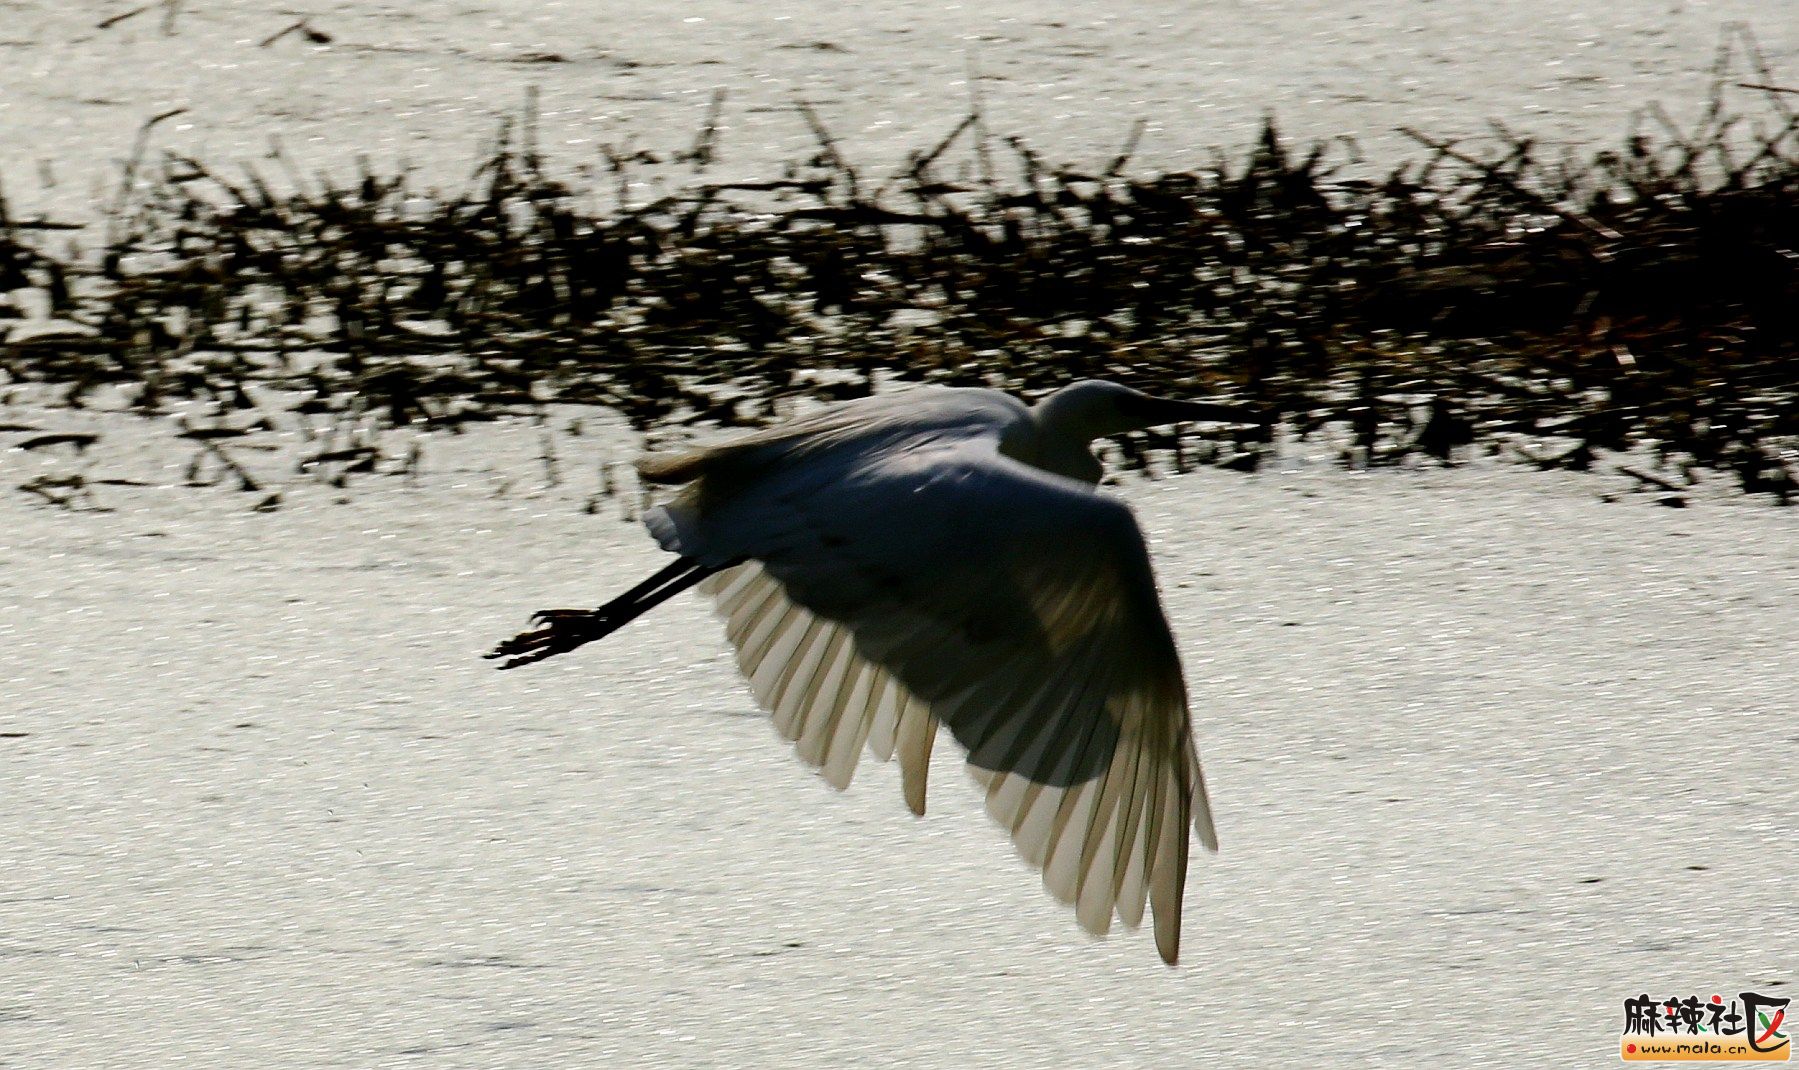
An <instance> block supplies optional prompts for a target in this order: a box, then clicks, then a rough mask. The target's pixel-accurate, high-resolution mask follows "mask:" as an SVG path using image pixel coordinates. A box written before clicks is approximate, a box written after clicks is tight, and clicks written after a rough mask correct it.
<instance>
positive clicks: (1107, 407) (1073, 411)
mask: <svg viewBox="0 0 1799 1070" xmlns="http://www.w3.org/2000/svg"><path fill="white" fill-rule="evenodd" d="M1031 412H1032V414H1033V415H1034V416H1035V417H1036V420H1037V426H1038V427H1039V428H1041V429H1042V431H1043V432H1044V433H1046V434H1048V435H1051V436H1054V437H1056V438H1063V439H1066V440H1069V441H1072V442H1078V443H1080V444H1081V445H1082V446H1085V445H1086V444H1087V443H1089V442H1092V441H1093V440H1094V439H1097V438H1105V437H1106V436H1107V435H1120V434H1123V433H1125V432H1126V431H1141V430H1143V429H1144V428H1146V427H1160V426H1161V425H1163V424H1177V423H1186V422H1189V421H1209V422H1215V423H1254V422H1256V420H1255V417H1254V416H1253V415H1252V414H1250V413H1248V412H1247V411H1245V410H1243V409H1240V408H1236V407H1234V406H1230V405H1218V404H1214V403H1212V402H1207V401H1174V400H1172V399H1168V398H1156V397H1151V396H1149V395H1148V394H1145V393H1143V392H1142V391H1141V390H1133V389H1131V388H1130V387H1128V386H1124V385H1122V384H1119V383H1112V382H1107V381H1106V380H1104V379H1087V380H1083V381H1082V382H1078V383H1071V384H1070V385H1068V386H1065V387H1063V388H1062V389H1060V390H1058V391H1056V392H1055V393H1053V394H1051V395H1049V396H1048V397H1046V398H1044V399H1043V400H1042V401H1039V402H1038V403H1037V404H1036V406H1035V407H1034V408H1033V409H1032V410H1031Z"/></svg>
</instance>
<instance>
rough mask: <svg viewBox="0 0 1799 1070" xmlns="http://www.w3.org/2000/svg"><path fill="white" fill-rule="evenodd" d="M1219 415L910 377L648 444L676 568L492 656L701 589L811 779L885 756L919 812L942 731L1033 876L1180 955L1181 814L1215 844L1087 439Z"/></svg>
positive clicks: (1174, 687)
mask: <svg viewBox="0 0 1799 1070" xmlns="http://www.w3.org/2000/svg"><path fill="white" fill-rule="evenodd" d="M1190 420H1211V421H1229V422H1237V421H1240V420H1242V415H1241V413H1240V412H1239V411H1238V410H1234V409H1231V408H1228V407H1225V406H1219V405H1212V404H1206V403H1195V402H1183V401H1169V400H1163V399H1158V398H1152V397H1149V396H1147V395H1145V394H1142V393H1140V392H1138V391H1136V390H1132V389H1129V388H1127V387H1124V386H1120V385H1118V384H1116V383H1108V382H1096V381H1094V382H1082V383H1076V384H1074V385H1072V386H1068V387H1065V388H1063V389H1061V390H1058V391H1056V392H1055V393H1053V394H1050V395H1049V396H1048V397H1046V398H1045V399H1044V400H1042V401H1041V402H1039V403H1038V404H1036V405H1034V406H1026V405H1025V404H1023V403H1022V402H1020V401H1018V400H1017V399H1015V398H1013V397H1011V396H1009V395H1007V394H1004V393H1001V392H999V391H994V390H981V389H962V388H945V387H924V388H919V389H915V390H910V391H905V392H903V393H896V394H889V395H881V396H877V397H870V398H864V399H861V400H857V401H851V402H847V403H843V404H840V405H835V406H832V407H830V408H827V409H824V410H821V411H819V412H817V413H815V414H812V415H809V416H806V417H803V418H800V419H797V420H794V421H791V422H789V423H787V424H784V425H781V426H778V427H773V428H770V429H767V430H764V431H760V432H757V433H754V434H750V435H748V436H745V437H743V438H739V439H737V440H735V441H731V442H727V443H724V444H722V445H718V446H712V447H707V448H703V449H697V450H693V451H690V452H684V453H673V454H652V455H649V456H646V457H644V458H643V459H642V460H641V461H640V462H639V463H638V471H639V473H640V474H641V476H642V477H643V478H644V479H645V480H648V481H650V482H654V483H660V484H668V485H677V486H680V487H681V490H680V491H679V492H678V493H677V494H676V495H675V497H674V499H673V500H672V501H671V502H669V503H668V504H667V505H664V506H660V507H658V508H655V509H652V510H650V511H649V513H648V514H647V515H646V517H645V521H646V523H647V525H648V526H649V529H650V532H651V534H653V535H654V536H655V538H656V541H657V542H658V543H660V544H661V545H662V547H663V548H664V549H665V550H668V551H670V552H671V553H674V554H676V555H678V557H677V559H676V560H675V561H674V562H673V563H672V564H670V565H669V566H668V567H667V568H665V569H663V570H662V571H661V572H659V573H657V574H656V575H655V576H652V577H651V578H650V579H649V580H647V581H645V582H644V583H643V584H640V585H639V586H638V587H636V588H633V589H632V590H631V591H628V592H626V593H625V594H624V595H622V596H620V597H619V598H617V599H614V600H613V601H612V602H611V603H608V604H607V605H606V606H603V607H601V608H600V609H597V610H552V611H546V612H544V613H542V614H539V616H538V618H536V620H537V622H538V623H540V624H542V625H543V626H542V627H540V628H538V629H537V630H535V631H530V632H526V633H525V634H523V635H520V636H518V637H517V638H515V639H511V640H508V641H507V642H505V643H502V644H500V646H499V647H497V648H496V649H495V650H494V651H493V653H492V654H491V655H489V656H491V657H504V658H507V659H509V660H507V661H506V662H505V663H504V665H503V666H502V667H507V668H510V667H513V666H516V665H521V664H528V663H530V662H533V661H538V660H541V659H543V658H545V657H549V656H551V655H553V654H558V653H562V652H564V651H566V650H571V649H573V648H575V647H577V646H580V645H581V644H583V643H586V642H590V641H592V640H594V639H597V638H600V637H602V636H604V635H607V634H610V633H611V632H612V631H614V630H616V629H617V628H618V627H620V626H622V625H623V624H624V623H626V622H628V621H629V620H631V619H633V618H634V617H636V616H637V615H639V614H641V613H642V612H644V611H645V610H647V609H649V608H651V607H653V606H654V605H656V604H658V603H660V602H662V601H664V600H666V599H667V598H669V597H671V596H672V595H674V594H676V593H678V592H679V591H682V590H685V589H687V588H688V587H692V586H696V585H697V586H698V587H699V588H700V590H701V591H702V592H703V593H706V594H708V595H710V596H711V597H712V598H713V599H714V601H715V603H716V606H717V609H718V612H719V613H720V615H721V616H723V618H724V619H725V622H726V634H727V635H728V637H729V639H730V641H731V644H732V645H733V646H734V647H735V648H736V651H737V661H738V665H739V666H740V667H741V669H742V670H743V673H744V675H745V676H746V677H747V678H748V680H749V683H750V689H751V691H753V692H754V694H755V696H756V699H757V700H758V702H760V703H761V705H762V706H763V708H765V709H766V710H768V711H769V712H770V714H772V716H773V719H774V723H775V726H776V728H777V729H778V730H779V731H780V733H781V734H782V735H783V736H784V737H786V738H787V739H789V740H791V741H792V742H793V743H794V744H795V746H796V749H797V750H798V752H799V755H800V757H801V758H803V759H805V760H806V761H807V762H808V763H810V764H811V765H813V766H815V767H817V768H818V769H819V770H820V771H821V772H822V773H823V775H824V777H825V779H826V780H828V781H829V782H830V783H831V784H832V785H834V786H836V787H838V788H843V787H846V786H848V784H849V782H850V778H851V776H852V775H853V774H854V772H855V769H856V764H857V761H858V759H859V757H860V755H861V754H862V752H863V751H864V749H866V750H868V751H870V752H872V753H873V754H874V755H875V756H877V757H879V758H881V759H882V760H888V759H892V758H897V759H898V761H899V765H900V773H901V780H902V783H903V786H904V793H905V797H906V802H907V804H908V806H910V807H911V809H912V811H913V812H914V813H916V814H922V813H924V805H925V780H926V774H927V771H928V769H929V765H930V760H931V752H932V747H933V744H934V742H935V740H936V737H937V735H938V729H939V727H940V726H942V727H947V728H948V729H949V731H950V734H951V735H952V736H953V737H954V738H955V740H956V741H957V743H959V744H960V745H961V747H962V748H963V749H964V750H965V751H966V753H967V765H968V769H969V772H970V773H971V774H972V775H973V776H974V778H975V780H976V781H977V782H978V783H979V784H980V785H981V787H982V788H983V789H984V790H985V792H986V796H987V810H988V812H989V813H990V814H992V815H993V817H994V818H995V819H996V820H998V821H999V822H1000V824H1002V825H1004V826H1005V827H1006V828H1007V829H1008V830H1009V831H1010V833H1011V835H1012V840H1013V842H1014V844H1015V845H1016V846H1017V848H1018V851H1019V853H1020V854H1022V855H1023V856H1024V858H1025V859H1026V860H1027V861H1029V862H1030V863H1031V864H1032V865H1034V866H1037V867H1040V868H1041V869H1042V871H1043V880H1044V884H1045V886H1046V887H1047V888H1048V889H1049V891H1050V892H1051V893H1052V894H1054V895H1055V896H1056V897H1057V898H1058V899H1060V900H1062V901H1063V902H1065V903H1072V904H1073V905H1074V907H1075V911H1076V916H1077V917H1078V919H1079V921H1080V923H1081V925H1082V926H1083V927H1084V928H1086V929H1087V930H1088V931H1090V932H1093V933H1098V934H1104V933H1105V932H1106V931H1107V930H1108V929H1109V928H1110V926H1111V923H1112V921H1113V919H1114V918H1116V919H1118V920H1120V921H1122V922H1123V923H1124V924H1125V925H1127V926H1129V927H1135V926H1137V925H1138V924H1140V923H1141V921H1142V919H1143V915H1144V911H1145V907H1146V905H1147V906H1148V907H1149V908H1150V909H1152V910H1153V916H1154V921H1155V933H1156V946H1157V949H1158V950H1159V951H1160V952H1161V955H1162V958H1163V959H1164V960H1166V961H1167V962H1170V963H1173V962H1174V961H1175V960H1176V957H1177V956H1178V954H1179V949H1180V917H1181V899H1182V891H1183V888H1184V886H1185V883H1186V873H1187V858H1188V844H1189V842H1190V836H1189V830H1190V829H1191V830H1192V831H1193V832H1196V833H1197V834H1198V836H1199V840H1200V842H1201V843H1202V844H1204V845H1205V847H1206V848H1208V849H1211V850H1216V849H1217V837H1216V833H1215V831H1214V829H1213V824H1212V814H1211V809H1210V806H1209V805H1208V803H1207V799H1206V791H1205V785H1204V782H1203V780H1202V779H1201V776H1200V768H1199V757H1198V754H1197V752H1196V750H1195V748H1194V742H1193V732H1192V726H1191V723H1190V720H1189V717H1188V708H1187V695H1186V687H1185V684H1184V681H1183V678H1182V674H1181V666H1180V661H1179V658H1178V656H1177V654H1176V650H1175V644H1174V638H1173V636H1172V635H1171V634H1170V632H1169V629H1168V624H1167V621H1166V620H1165V619H1164V617H1163V614H1162V608H1161V603H1160V599H1159V597H1158V595H1157V592H1156V586H1155V580H1154V577H1153V575H1152V573H1151V569H1150V562H1149V555H1148V551H1147V550H1146V548H1145V546H1144V542H1143V536H1142V533H1141V532H1140V531H1139V529H1138V527H1137V523H1136V520H1135V518H1134V517H1133V515H1132V514H1131V511H1130V509H1129V508H1128V507H1127V506H1126V505H1125V504H1124V503H1123V502H1121V501H1119V500H1118V499H1116V498H1114V497H1111V496H1110V495H1106V494H1102V493H1099V492H1098V491H1097V490H1096V489H1095V484H1096V483H1097V482H1098V481H1099V479H1100V476H1101V474H1102V469H1101V466H1100V462H1099V460H1098V459H1097V458H1096V457H1095V456H1094V455H1093V452H1092V444H1093V441H1094V440H1095V439H1098V438H1102V437H1105V436H1108V435H1115V434H1120V433H1122V432H1126V431H1132V430H1137V429H1142V428H1147V427H1153V426H1157V425H1161V424H1169V423H1176V422H1181V421H1190Z"/></svg>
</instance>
